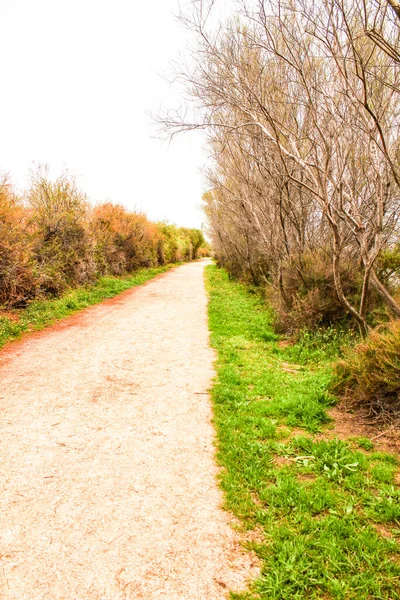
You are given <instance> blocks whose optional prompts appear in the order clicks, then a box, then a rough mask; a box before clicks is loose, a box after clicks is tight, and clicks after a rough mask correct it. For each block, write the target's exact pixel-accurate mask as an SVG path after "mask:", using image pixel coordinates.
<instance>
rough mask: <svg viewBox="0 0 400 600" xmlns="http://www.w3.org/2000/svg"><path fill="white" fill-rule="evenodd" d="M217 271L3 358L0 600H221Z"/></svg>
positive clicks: (133, 296)
mask: <svg viewBox="0 0 400 600" xmlns="http://www.w3.org/2000/svg"><path fill="white" fill-rule="evenodd" d="M203 268H204V262H200V263H199V262H197V263H192V264H188V265H185V266H183V267H180V268H178V269H176V270H174V271H172V272H170V273H168V274H166V275H165V276H163V277H161V278H158V279H156V280H154V281H152V282H150V283H149V284H148V285H145V286H142V287H140V288H136V290H133V291H131V292H128V293H126V294H124V295H122V297H119V298H118V299H117V300H114V301H112V302H106V303H103V304H101V305H98V306H96V307H94V308H92V309H88V310H86V311H84V312H83V313H80V314H79V315H76V316H74V317H72V318H70V319H68V320H67V322H66V324H65V325H63V326H62V327H54V328H51V329H49V330H47V331H45V332H43V333H42V334H40V335H35V336H33V337H28V338H27V339H25V340H24V341H23V342H22V343H18V344H14V345H11V346H9V347H8V348H7V349H6V350H5V351H3V352H2V353H0V382H1V384H0V403H1V411H0V425H1V435H0V461H1V462H0V464H1V467H0V469H1V505H0V557H1V559H0V579H1V590H0V598H1V599H2V600H5V599H7V600H8V599H16V600H22V599H23V600H30V599H32V600H33V599H49V600H50V599H51V600H61V599H63V600H64V599H65V600H92V599H96V600H100V599H101V600H119V599H123V598H124V599H125V598H127V599H128V598H129V599H130V598H145V599H146V600H153V599H155V598H157V599H158V598H161V599H165V600H172V599H179V600H186V599H187V600H197V599H198V600H200V599H201V600H205V599H210V600H218V599H220V598H225V597H226V595H227V589H228V588H238V587H240V586H242V585H243V581H244V579H245V578H246V576H248V575H249V569H250V558H249V556H248V555H244V554H243V552H242V551H241V550H240V549H239V546H238V543H237V539H236V536H235V534H234V533H233V530H232V529H231V527H230V526H229V517H228V515H226V514H225V513H224V512H223V511H222V510H221V509H220V508H219V507H220V503H221V495H220V492H219V491H218V489H217V486H216V483H215V473H216V467H215V465H214V460H213V446H212V437H213V430H212V427H211V424H210V418H211V411H210V406H209V399H208V396H207V394H206V393H205V392H206V390H207V388H208V386H209V384H210V379H211V377H212V375H213V372H212V360H213V353H212V351H211V350H210V348H209V346H208V331H207V322H206V296H205V292H204V287H203V279H202V275H203Z"/></svg>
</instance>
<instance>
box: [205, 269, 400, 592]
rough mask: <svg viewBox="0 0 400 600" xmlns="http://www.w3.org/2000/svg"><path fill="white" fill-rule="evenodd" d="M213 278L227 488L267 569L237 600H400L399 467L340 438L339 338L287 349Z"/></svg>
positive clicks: (239, 293) (247, 302)
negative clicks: (335, 424) (335, 368)
mask: <svg viewBox="0 0 400 600" xmlns="http://www.w3.org/2000/svg"><path fill="white" fill-rule="evenodd" d="M206 277H207V286H208V290H209V293H210V304H209V322H210V329H211V341H212V344H213V346H214V347H215V348H216V349H217V352H218V360H217V364H216V368H217V378H216V381H215V384H214V386H213V390H212V397H213V402H214V421H215V425H216V430H217V448H218V461H219V463H220V465H221V467H222V469H221V476H220V478H221V486H222V488H223V490H224V492H225V505H226V508H227V509H228V510H230V511H232V512H233V513H234V514H235V515H236V516H237V517H238V518H239V519H240V521H241V523H242V525H243V528H244V529H245V530H254V532H255V534H253V535H252V536H251V539H254V538H256V540H257V541H252V542H249V543H248V546H249V548H251V549H252V550H254V551H255V552H256V553H257V555H258V556H259V558H260V560H261V575H260V577H259V578H258V579H257V580H256V581H255V582H254V583H253V584H252V585H251V587H250V589H249V590H248V591H247V592H246V593H242V594H232V595H231V597H232V598H235V599H236V600H255V599H260V598H262V599H265V600H267V599H268V600H275V599H282V600H294V599H313V598H319V599H320V598H323V599H338V600H339V599H340V600H342V599H343V600H351V599H360V600H361V599H367V598H368V599H372V598H373V599H386V600H394V599H395V598H396V599H397V598H400V595H399V594H400V592H399V584H400V566H399V554H398V553H399V549H400V547H399V544H398V536H399V534H400V527H399V526H400V493H399V489H398V487H397V486H396V485H395V479H394V477H395V473H396V470H397V467H398V462H397V459H396V457H394V456H392V455H390V454H385V453H379V452H374V451H373V444H372V443H371V442H370V440H368V439H367V438H353V439H351V440H349V441H347V442H344V441H340V440H338V439H335V438H334V437H333V435H332V431H331V429H330V428H331V427H332V425H331V424H330V418H329V416H328V413H327V409H328V408H329V407H330V406H332V405H333V404H334V401H335V400H334V398H333V397H332V396H331V395H330V394H329V393H328V391H327V390H328V385H329V381H330V378H331V368H330V365H331V361H332V360H333V359H334V358H335V357H336V356H337V354H338V352H339V347H340V344H339V343H338V338H337V335H336V334H333V333H332V332H331V333H328V334H326V335H325V336H323V334H322V333H317V334H316V335H312V336H310V338H309V339H307V336H302V338H301V339H300V342H299V344H297V345H295V346H289V347H282V346H281V345H279V336H277V335H276V334H275V333H274V330H273V315H272V314H271V312H270V311H269V310H268V308H267V307H266V306H265V304H264V302H263V300H262V298H261V297H260V296H259V295H258V294H257V293H254V291H252V290H250V289H249V288H246V287H245V286H244V285H242V284H240V283H238V282H235V281H232V280H231V279H229V277H228V275H227V274H226V273H225V272H224V271H223V270H221V269H218V268H216V267H215V266H210V267H207V272H206ZM318 335H319V336H320V339H319V343H316V341H315V340H316V338H317V337H318ZM321 336H322V337H323V339H321ZM343 339H344V340H345V342H346V343H351V340H350V339H348V337H346V336H344V338H342V341H343ZM321 432H325V433H326V434H327V435H324V436H323V437H321V435H319V436H318V435H317V434H318V433H321ZM331 438H333V439H331Z"/></svg>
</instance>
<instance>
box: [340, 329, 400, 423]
mask: <svg viewBox="0 0 400 600" xmlns="http://www.w3.org/2000/svg"><path fill="white" fill-rule="evenodd" d="M335 372H336V373H335V380H334V391H335V392H336V393H339V394H342V395H344V396H346V397H347V398H350V399H351V400H352V401H354V402H356V403H358V404H361V405H362V406H363V407H364V408H367V409H368V410H369V412H370V414H371V415H374V416H377V417H379V418H381V419H385V420H392V419H394V418H397V419H398V418H399V417H400V320H395V321H390V322H389V323H386V324H384V325H380V326H378V327H377V328H376V329H374V330H372V331H371V332H370V335H369V336H368V338H367V339H366V340H365V341H363V342H361V343H359V344H358V345H357V346H355V347H354V348H352V349H351V350H350V351H348V353H347V355H346V357H345V359H344V360H342V361H340V362H339V363H337V365H336V368H335Z"/></svg>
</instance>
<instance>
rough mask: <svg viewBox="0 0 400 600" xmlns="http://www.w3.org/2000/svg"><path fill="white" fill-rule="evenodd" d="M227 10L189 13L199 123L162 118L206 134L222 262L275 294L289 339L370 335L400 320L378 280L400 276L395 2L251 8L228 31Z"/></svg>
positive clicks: (247, 0)
mask: <svg viewBox="0 0 400 600" xmlns="http://www.w3.org/2000/svg"><path fill="white" fill-rule="evenodd" d="M216 4H218V2H216V0H198V1H196V2H192V3H191V7H190V8H189V9H188V10H187V12H186V13H184V14H182V20H183V22H184V23H185V24H186V26H187V27H188V28H189V29H190V30H191V31H192V32H193V36H192V39H194V40H195V41H194V44H193V60H192V62H191V65H192V66H191V68H189V69H188V68H187V67H186V66H185V65H184V66H182V72H180V73H176V75H177V76H178V78H180V79H181V80H182V81H183V82H184V83H186V85H187V89H188V93H189V94H190V96H191V99H192V104H191V106H194V110H193V111H190V110H189V109H188V110H186V111H185V113H183V114H182V115H180V114H179V113H178V114H176V115H174V114H171V112H170V113H168V115H167V116H166V117H165V118H164V119H162V121H163V124H164V126H165V127H166V129H167V131H168V132H170V133H172V134H173V133H174V132H176V131H182V130H192V129H198V128H202V129H205V130H206V131H207V133H208V136H209V142H210V146H211V154H212V156H213V157H214V165H213V167H212V168H211V169H210V174H209V187H210V190H209V192H208V193H206V194H205V197H204V201H205V210H206V213H207V215H208V219H209V223H210V235H211V237H212V240H213V248H214V251H215V254H216V257H217V258H218V260H219V262H220V263H221V264H222V265H224V266H225V267H226V268H227V269H228V270H229V271H230V272H231V273H232V274H234V275H236V276H239V277H241V278H245V279H247V280H250V281H252V282H254V283H261V284H263V285H264V286H267V289H268V291H269V296H270V301H271V302H272V303H273V305H274V307H275V310H276V312H277V313H278V316H279V320H280V324H281V327H282V328H284V329H285V330H288V331H292V330H294V329H297V328H302V327H307V326H312V327H314V326H315V325H329V324H332V323H337V322H338V321H339V322H343V321H349V320H352V321H353V322H354V324H355V326H356V327H357V326H358V328H359V330H360V332H361V334H362V335H363V336H366V334H367V330H368V328H369V326H370V325H371V320H372V322H373V320H374V319H373V317H372V318H371V313H372V311H375V313H374V315H375V316H376V314H377V312H376V311H379V312H382V310H383V307H385V308H386V309H387V310H388V311H390V313H391V314H392V315H395V316H397V317H399V316H400V303H399V289H398V288H399V285H398V282H399V280H398V278H397V277H393V276H387V275H388V271H385V268H383V269H382V268H380V267H381V262H382V261H381V258H382V257H383V256H384V255H385V254H387V253H389V254H390V256H391V260H392V262H393V261H394V263H395V264H392V265H391V268H392V273H394V272H398V269H399V265H400V263H399V255H398V252H397V253H396V252H394V251H393V250H394V248H396V247H397V248H398V243H399V216H400V210H399V208H400V207H399V198H400V194H399V187H400V152H399V142H400V137H399V135H398V127H399V124H398V105H399V94H400V61H399V48H400V18H399V14H400V13H399V11H398V10H397V9H396V6H397V3H396V2H394V1H393V2H392V1H390V2H389V3H388V2H387V1H383V2H375V1H374V0H327V1H324V2H313V1H312V0H293V1H291V2H285V1H283V0H268V2H267V1H265V0H243V2H241V3H240V7H239V8H238V11H237V12H236V13H235V15H234V17H232V18H231V19H229V18H228V19H223V20H221V18H219V17H218V10H216V11H215V14H214V5H216ZM222 14H224V11H222ZM191 117H192V118H191ZM383 262H385V261H383Z"/></svg>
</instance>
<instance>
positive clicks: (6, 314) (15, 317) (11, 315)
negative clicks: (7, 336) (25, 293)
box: [0, 310, 20, 323]
mask: <svg viewBox="0 0 400 600" xmlns="http://www.w3.org/2000/svg"><path fill="white" fill-rule="evenodd" d="M1 318H4V319H8V320H9V321H11V322H12V323H18V321H19V319H20V315H19V314H18V312H14V311H10V310H0V319H1Z"/></svg>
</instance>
